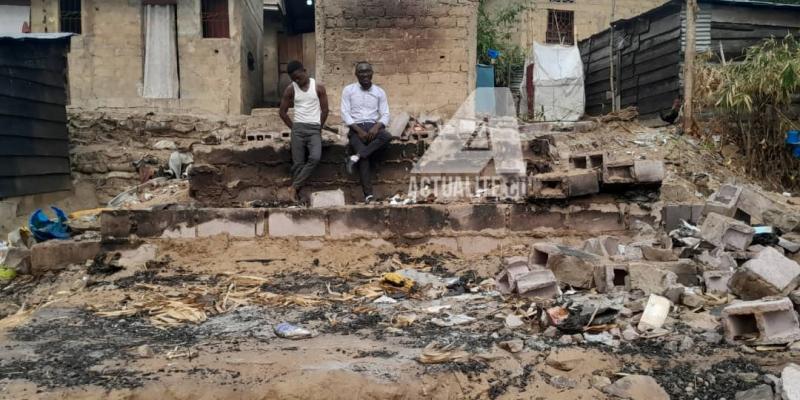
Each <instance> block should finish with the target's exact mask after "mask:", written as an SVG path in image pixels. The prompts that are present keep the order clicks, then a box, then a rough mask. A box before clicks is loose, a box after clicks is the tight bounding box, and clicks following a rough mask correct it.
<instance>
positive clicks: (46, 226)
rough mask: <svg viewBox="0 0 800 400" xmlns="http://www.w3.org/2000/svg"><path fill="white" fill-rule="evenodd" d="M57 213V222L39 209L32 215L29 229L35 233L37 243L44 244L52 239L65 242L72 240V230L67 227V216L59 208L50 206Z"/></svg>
mask: <svg viewBox="0 0 800 400" xmlns="http://www.w3.org/2000/svg"><path fill="white" fill-rule="evenodd" d="M50 208H51V209H52V210H53V212H55V213H56V218H57V220H55V221H54V220H51V219H50V217H48V216H47V214H45V213H44V211H42V209H38V210H36V211H34V213H33V214H31V218H30V219H29V220H28V228H29V229H30V230H31V232H32V233H33V237H34V238H36V241H37V242H44V241H47V240H51V239H59V240H65V239H69V238H70V229H69V226H68V225H67V215H66V214H65V213H64V211H61V209H60V208H58V207H53V206H50Z"/></svg>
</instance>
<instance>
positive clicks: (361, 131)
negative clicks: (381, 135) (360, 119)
mask: <svg viewBox="0 0 800 400" xmlns="http://www.w3.org/2000/svg"><path fill="white" fill-rule="evenodd" d="M350 128H353V130H354V131H356V135H358V138H359V139H361V141H362V142H367V141H368V140H369V133H367V131H365V130H364V129H362V128H361V127H360V126H358V124H353V125H350Z"/></svg>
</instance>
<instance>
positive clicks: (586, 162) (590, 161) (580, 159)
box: [569, 152, 605, 169]
mask: <svg viewBox="0 0 800 400" xmlns="http://www.w3.org/2000/svg"><path fill="white" fill-rule="evenodd" d="M604 160H605V153H603V152H596V153H587V154H576V155H573V156H570V157H569V164H570V167H572V168H573V169H602V168H603V162H604Z"/></svg>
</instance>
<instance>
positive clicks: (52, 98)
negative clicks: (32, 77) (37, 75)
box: [0, 76, 67, 106]
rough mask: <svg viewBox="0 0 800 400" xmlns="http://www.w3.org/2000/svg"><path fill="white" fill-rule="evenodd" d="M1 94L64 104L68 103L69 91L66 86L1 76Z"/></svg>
mask: <svg viewBox="0 0 800 400" xmlns="http://www.w3.org/2000/svg"><path fill="white" fill-rule="evenodd" d="M0 96H8V97H14V98H18V99H26V100H32V101H36V102H41V103H48V104H58V105H62V106H66V105H67V92H66V90H65V89H64V88H56V87H52V86H46V85H41V84H38V83H35V82H31V81H25V80H21V79H15V78H10V77H7V76H0Z"/></svg>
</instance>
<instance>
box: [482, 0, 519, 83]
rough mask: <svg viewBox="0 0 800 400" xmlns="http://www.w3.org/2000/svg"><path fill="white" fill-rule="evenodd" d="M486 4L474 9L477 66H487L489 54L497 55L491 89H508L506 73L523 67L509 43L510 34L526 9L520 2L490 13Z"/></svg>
mask: <svg viewBox="0 0 800 400" xmlns="http://www.w3.org/2000/svg"><path fill="white" fill-rule="evenodd" d="M489 1H490V0H480V3H479V6H478V60H477V62H478V63H480V64H491V58H490V57H489V54H488V53H489V50H490V49H494V50H498V51H500V53H501V55H500V57H499V58H498V59H497V62H496V64H495V85H496V86H508V84H509V82H508V75H509V71H510V70H512V69H517V68H521V67H522V66H523V65H524V64H525V52H524V51H523V49H522V48H521V47H520V46H518V45H516V44H514V43H513V41H512V39H511V34H512V32H513V30H514V28H516V26H517V24H519V22H520V17H521V16H522V14H523V13H524V12H525V11H526V10H527V9H528V8H529V6H528V5H526V4H525V3H523V2H521V1H515V2H512V3H511V4H509V5H506V6H504V7H500V8H497V10H495V11H492V10H490V6H489Z"/></svg>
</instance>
